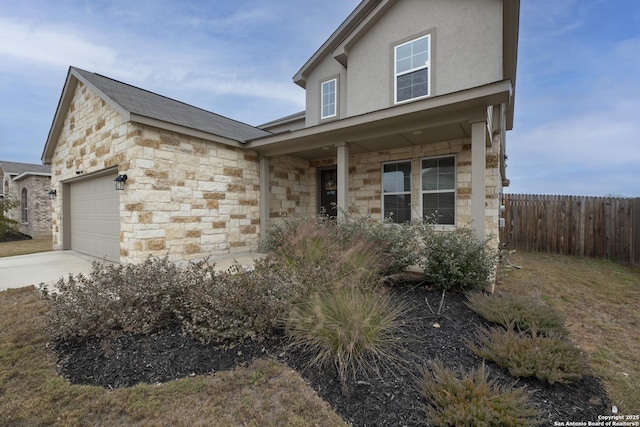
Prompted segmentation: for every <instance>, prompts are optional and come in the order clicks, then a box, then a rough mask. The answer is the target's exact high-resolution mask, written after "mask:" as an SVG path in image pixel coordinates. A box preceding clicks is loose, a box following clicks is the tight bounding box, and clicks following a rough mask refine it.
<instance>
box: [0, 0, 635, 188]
mask: <svg viewBox="0 0 640 427" xmlns="http://www.w3.org/2000/svg"><path fill="white" fill-rule="evenodd" d="M399 1H403V0H399ZM424 1H428V0H424ZM456 1H461V0H456ZM358 3H359V0H269V1H267V0H216V1H211V0H181V1H176V0H136V1H131V0H57V1H50V0H1V1H0V160H5V161H14V162H24V163H38V164H39V163H40V158H41V156H42V150H43V148H44V144H45V142H46V139H47V135H48V133H49V129H50V127H51V122H52V120H53V116H54V114H55V111H56V108H57V105H58V101H59V99H60V94H61V92H62V88H63V86H64V82H65V78H66V75H67V71H68V68H69V66H75V67H78V68H82V69H85V70H88V71H92V72H95V73H98V74H102V75H106V76H108V77H111V78H114V79H116V80H120V81H123V82H126V83H128V84H132V85H134V86H138V87H141V88H143V89H147V90H150V91H152V92H156V93H159V94H161V95H164V96H168V97H171V98H175V99H177V100H180V101H182V102H186V103H188V104H192V105H195V106H197V107H200V108H204V109H206V110H209V111H213V112H215V113H218V114H221V115H224V116H227V117H230V118H232V119H235V120H239V121H242V122H245V123H248V124H251V125H260V124H262V123H266V122H269V121H271V120H274V119H277V118H280V117H283V116H286V115H289V114H293V113H297V112H299V111H302V110H304V107H305V106H304V90H303V89H301V88H300V87H298V86H297V85H295V84H294V83H293V81H292V77H293V75H294V74H295V73H296V72H297V71H298V70H299V69H300V67H302V65H304V63H305V62H306V61H307V59H309V57H311V55H313V53H314V52H315V51H316V50H317V49H318V48H319V47H320V46H321V45H322V43H323V42H324V41H325V40H326V39H327V38H328V37H329V36H330V35H331V33H333V31H334V30H335V29H336V28H337V27H338V26H339V25H340V23H341V22H342V21H343V20H344V19H345V18H346V17H347V16H348V15H349V13H350V12H351V11H352V10H353V9H354V8H355V7H356V6H357V5H358ZM515 105H516V109H515V119H514V129H513V130H512V131H510V132H508V133H507V155H508V160H507V178H509V180H510V181H511V185H510V186H509V187H508V188H506V189H505V192H507V193H520V194H521V193H528V194H563V195H584V196H617V197H640V1H638V0H521V12H520V37H519V48H518V70H517V83H516V97H515Z"/></svg>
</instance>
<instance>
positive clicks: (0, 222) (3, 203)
mask: <svg viewBox="0 0 640 427" xmlns="http://www.w3.org/2000/svg"><path fill="white" fill-rule="evenodd" d="M19 205H20V204H19V203H18V201H17V200H14V199H12V198H10V197H9V196H8V195H5V197H4V198H3V199H0V237H2V236H4V235H5V234H7V233H8V232H10V231H12V230H13V229H14V228H15V227H16V225H18V221H16V220H13V219H11V218H9V216H8V214H9V212H11V209H13V208H15V207H17V206H19Z"/></svg>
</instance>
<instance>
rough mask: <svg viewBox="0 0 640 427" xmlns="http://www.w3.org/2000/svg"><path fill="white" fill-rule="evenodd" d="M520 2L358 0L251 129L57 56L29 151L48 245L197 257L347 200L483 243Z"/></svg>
mask: <svg viewBox="0 0 640 427" xmlns="http://www.w3.org/2000/svg"><path fill="white" fill-rule="evenodd" d="M519 6H520V2H519V0H457V1H450V0H364V1H362V2H361V3H360V4H359V5H358V6H357V8H356V9H355V10H354V11H353V12H352V13H351V14H350V15H349V16H348V17H347V19H346V20H345V21H344V22H343V23H342V24H341V25H340V27H339V28H338V29H337V30H336V31H335V32H334V33H333V34H332V35H331V37H330V38H329V39H328V40H327V41H326V42H325V43H324V44H323V45H322V46H321V47H320V48H319V49H318V51H316V52H315V53H314V54H313V55H312V56H311V57H310V59H309V60H308V61H307V62H306V63H305V64H304V65H303V66H302V68H301V69H300V70H299V71H298V72H297V73H296V74H295V76H294V78H293V80H294V83H295V84H297V85H299V86H300V87H302V88H304V89H305V92H306V108H305V111H303V112H300V113H297V114H293V115H291V116H288V117H284V118H282V119H279V120H275V121H273V122H270V123H266V124H264V125H262V126H258V127H253V126H249V125H247V124H243V123H239V122H237V121H234V120H232V119H229V118H226V117H222V116H219V115H216V114H214V113H211V112H208V111H204V110H201V109H198V108H196V107H193V106H190V105H186V104H184V103H181V102H178V101H176V100H172V99H169V98H165V97H163V96H161V95H158V94H155V93H151V92H148V91H145V90H143V89H140V88H137V87H133V86H130V85H127V84H125V83H122V82H118V81H115V80H113V79H110V78H108V77H105V76H102V75H99V74H95V73H91V72H88V71H84V70H80V69H78V68H73V67H71V68H70V69H69V73H68V75H67V79H66V82H65V85H64V89H63V92H62V95H61V98H60V102H59V105H58V108H57V111H56V114H55V117H54V120H53V124H52V127H51V130H50V133H49V136H48V139H47V142H46V145H45V148H44V152H43V156H42V160H43V163H44V164H47V165H51V167H52V188H54V189H55V190H56V193H57V197H56V199H55V200H54V202H53V239H54V246H55V248H56V249H74V250H77V251H80V252H84V253H88V254H91V255H95V256H99V257H105V258H106V259H110V260H113V261H121V262H140V261H142V260H144V259H145V258H146V257H147V256H148V255H167V254H168V256H169V258H170V259H172V260H175V261H184V260H191V259H201V258H204V257H206V256H209V255H213V256H217V255H225V254H234V253H240V252H247V251H255V250H256V249H257V248H258V242H259V239H260V236H261V235H264V233H265V230H266V226H267V224H268V222H269V221H272V220H275V219H277V218H281V217H282V216H291V215H313V214H318V213H325V214H328V215H332V216H338V217H341V216H342V215H344V213H345V212H356V211H357V212H360V213H363V214H367V215H370V216H372V217H373V218H377V219H382V218H383V217H391V218H392V219H393V220H394V221H397V222H403V221H406V220H410V219H421V218H425V217H429V218H434V219H435V220H436V221H437V222H438V225H439V227H442V228H443V229H445V230H446V229H451V228H454V227H461V226H470V227H472V228H473V229H474V230H475V233H476V235H477V236H478V237H479V238H483V239H484V238H486V237H489V238H492V242H493V243H494V244H497V238H498V237H497V236H498V229H499V215H500V213H499V204H500V195H501V192H502V188H503V186H504V185H508V180H507V178H506V175H505V164H504V159H505V144H506V139H505V138H506V132H507V131H508V130H510V129H512V127H513V116H514V94H515V78H516V61H517V44H518V26H519ZM114 181H115V182H114ZM116 184H118V185H119V186H120V188H122V187H124V188H123V189H122V190H121V191H118V190H116V189H115V186H116Z"/></svg>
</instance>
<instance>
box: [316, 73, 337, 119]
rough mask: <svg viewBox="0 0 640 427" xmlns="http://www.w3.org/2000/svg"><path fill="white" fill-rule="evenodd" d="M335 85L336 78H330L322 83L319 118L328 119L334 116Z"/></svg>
mask: <svg viewBox="0 0 640 427" xmlns="http://www.w3.org/2000/svg"><path fill="white" fill-rule="evenodd" d="M337 86H338V79H332V80H329V81H326V82H324V83H322V94H321V97H322V108H321V109H322V112H321V115H320V118H321V119H328V118H330V117H335V116H336V101H337V98H338V92H337V89H338V88H337Z"/></svg>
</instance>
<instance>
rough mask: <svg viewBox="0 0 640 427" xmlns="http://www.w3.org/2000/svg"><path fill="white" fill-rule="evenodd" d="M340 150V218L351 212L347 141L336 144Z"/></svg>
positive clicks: (338, 171)
mask: <svg viewBox="0 0 640 427" xmlns="http://www.w3.org/2000/svg"><path fill="white" fill-rule="evenodd" d="M336 148H337V150H338V165H337V178H338V219H339V220H342V219H344V218H345V214H346V213H348V212H349V145H348V144H347V143H346V142H340V143H338V144H336Z"/></svg>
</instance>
